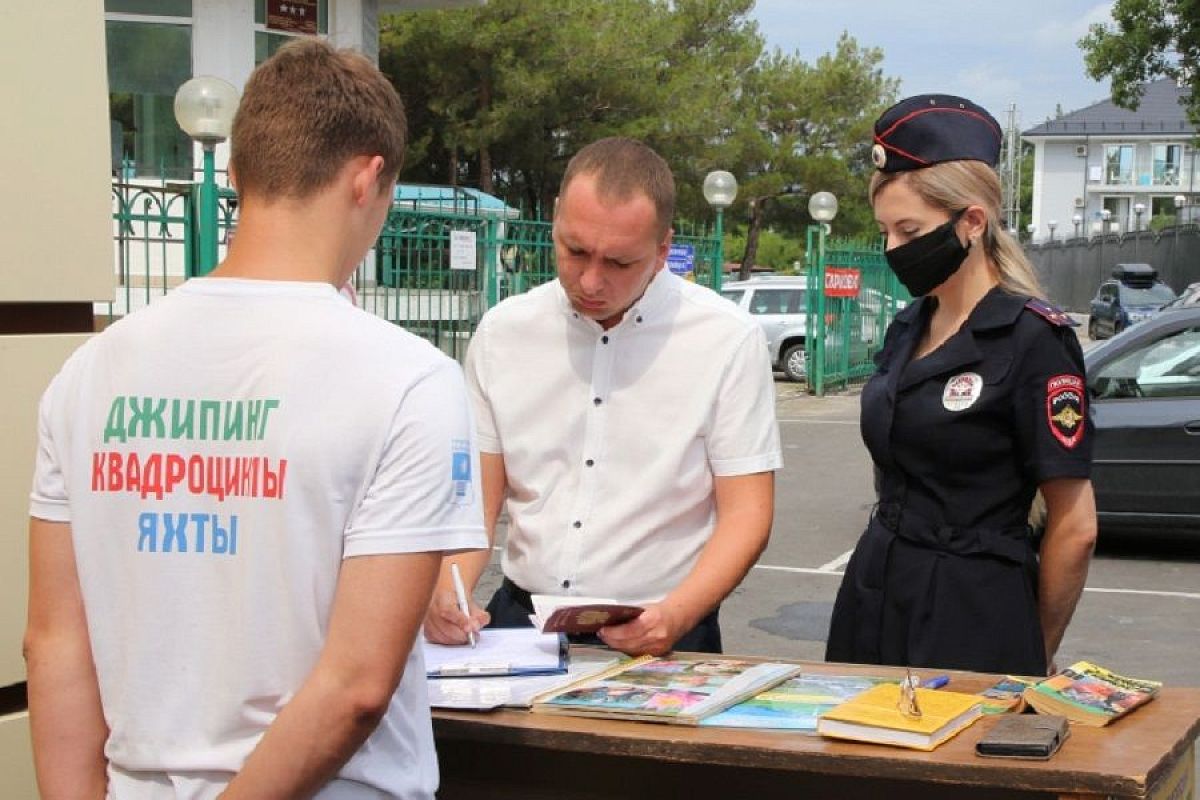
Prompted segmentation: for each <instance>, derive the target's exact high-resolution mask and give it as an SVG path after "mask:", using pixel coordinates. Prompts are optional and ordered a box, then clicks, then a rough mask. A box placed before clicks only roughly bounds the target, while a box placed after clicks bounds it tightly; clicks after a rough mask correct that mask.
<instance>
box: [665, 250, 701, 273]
mask: <svg viewBox="0 0 1200 800" xmlns="http://www.w3.org/2000/svg"><path fill="white" fill-rule="evenodd" d="M667 269H669V270H671V272H674V273H675V274H676V275H686V274H688V273H689V272H692V271H694V270H695V269H696V247H695V245H690V244H673V245H671V249H670V250H669V251H668V252H667Z"/></svg>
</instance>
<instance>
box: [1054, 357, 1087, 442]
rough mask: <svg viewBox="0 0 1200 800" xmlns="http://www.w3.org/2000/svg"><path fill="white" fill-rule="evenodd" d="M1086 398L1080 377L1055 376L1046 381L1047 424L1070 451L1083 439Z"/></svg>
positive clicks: (1055, 436)
mask: <svg viewBox="0 0 1200 800" xmlns="http://www.w3.org/2000/svg"><path fill="white" fill-rule="evenodd" d="M1086 396H1087V395H1086V394H1085V391H1084V384H1083V378H1081V377H1080V376H1078V375H1055V376H1053V377H1052V378H1050V379H1049V380H1048V381H1046V424H1047V425H1048V426H1049V428H1050V432H1051V433H1053V434H1054V438H1055V439H1058V441H1059V442H1060V443H1061V444H1062V446H1063V447H1065V448H1067V449H1068V450H1071V449H1074V447H1075V445H1077V444H1079V441H1080V440H1081V439H1082V438H1083V431H1084V428H1085V427H1086V426H1085V425H1084V421H1085V417H1084V415H1085V414H1086V413H1087V412H1086V410H1085V406H1084V403H1085V402H1086V401H1085V400H1084V398H1085V397H1086Z"/></svg>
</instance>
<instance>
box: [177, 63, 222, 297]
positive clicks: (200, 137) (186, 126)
mask: <svg viewBox="0 0 1200 800" xmlns="http://www.w3.org/2000/svg"><path fill="white" fill-rule="evenodd" d="M237 106H238V92H237V89H235V88H233V86H232V85H231V84H230V83H228V82H227V81H223V80H221V79H220V78H214V77H213V76H211V75H200V76H197V77H195V78H192V79H191V80H189V81H188V82H186V83H185V84H183V85H182V86H180V87H179V91H177V92H175V121H176V122H178V123H179V127H180V128H183V131H184V133H186V134H187V135H188V136H190V137H192V139H194V140H195V141H197V142H199V143H200V146H201V148H202V149H203V150H204V178H203V180H202V181H201V183H200V186H199V203H198V205H199V219H198V224H197V229H198V231H199V237H198V238H199V243H198V244H199V255H200V258H199V261H198V262H197V267H198V269H197V274H199V275H205V274H207V273H208V272H210V271H211V270H212V269H213V267H215V266H216V265H217V184H216V174H215V173H216V165H215V152H214V151H215V150H216V147H217V145H218V144H219V143H221V142H223V141H225V140H226V139H228V138H229V132H230V130H232V128H233V115H234V113H235V112H236V111H237Z"/></svg>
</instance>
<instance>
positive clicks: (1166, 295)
mask: <svg viewBox="0 0 1200 800" xmlns="http://www.w3.org/2000/svg"><path fill="white" fill-rule="evenodd" d="M1112 276H1113V280H1110V281H1105V282H1104V283H1102V284H1100V288H1099V289H1098V290H1097V291H1096V296H1095V297H1094V298H1092V307H1091V316H1090V317H1089V318H1088V336H1089V337H1090V338H1092V339H1105V338H1108V337H1109V336H1116V335H1117V334H1118V333H1120V332H1121V331H1123V330H1125V329H1126V328H1128V327H1129V326H1130V325H1134V324H1136V323H1138V322H1141V321H1142V320H1146V319H1149V318H1150V317H1152V316H1154V315H1155V314H1157V313H1158V312H1159V310H1160V309H1161V308H1162V307H1163V306H1165V305H1166V304H1167V303H1169V302H1171V301H1172V300H1174V299H1175V292H1173V291H1172V290H1171V287H1170V286H1167V285H1166V284H1165V283H1163V282H1162V281H1160V280H1159V279H1158V271H1157V270H1155V269H1154V268H1153V267H1151V266H1150V265H1149V264H1118V265H1117V266H1116V267H1114V268H1113V271H1112Z"/></svg>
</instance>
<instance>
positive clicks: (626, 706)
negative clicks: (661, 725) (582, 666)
mask: <svg viewBox="0 0 1200 800" xmlns="http://www.w3.org/2000/svg"><path fill="white" fill-rule="evenodd" d="M800 669H801V667H800V666H799V665H798V664H778V663H771V662H755V661H743V660H738V659H732V658H717V657H714V658H694V659H681V658H654V657H652V656H643V657H641V658H637V659H633V660H632V661H626V662H623V663H621V664H619V665H617V666H616V667H614V668H613V669H611V670H608V671H607V672H604V673H601V674H600V675H597V676H595V677H593V678H589V679H586V680H584V681H580V682H578V683H575V684H573V685H571V686H568V687H567V688H566V689H564V690H562V691H557V692H552V693H550V694H548V695H545V696H543V697H540V698H538V699H537V700H536V701H535V702H534V704H533V710H534V711H535V712H539V713H544V714H572V715H576V716H588V717H608V718H614V719H630V720H640V721H644V722H671V723H677V724H684V725H696V724H698V723H699V721H700V720H701V719H703V718H704V717H706V716H709V715H710V714H715V713H717V712H718V711H722V710H723V709H726V708H728V707H729V706H731V705H734V704H735V703H738V702H740V701H742V700H744V699H746V698H747V697H751V696H753V695H755V694H758V693H759V692H761V691H762V690H763V689H766V688H767V687H769V686H774V685H775V684H777V683H780V682H781V681H784V680H786V679H788V678H790V677H792V676H793V675H795V674H797V673H798V672H799V671H800Z"/></svg>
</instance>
